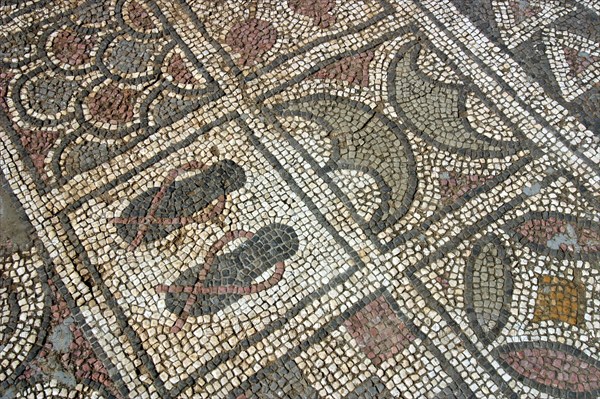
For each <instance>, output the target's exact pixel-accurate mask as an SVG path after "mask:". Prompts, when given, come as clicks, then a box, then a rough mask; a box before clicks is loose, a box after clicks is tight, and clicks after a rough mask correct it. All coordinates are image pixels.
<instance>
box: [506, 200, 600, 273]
mask: <svg viewBox="0 0 600 399" xmlns="http://www.w3.org/2000/svg"><path fill="white" fill-rule="evenodd" d="M507 229H509V230H512V231H513V232H514V233H515V235H516V239H517V240H518V241H519V242H522V243H524V244H525V245H527V246H528V247H530V248H531V249H533V250H534V251H536V252H539V253H547V254H550V255H552V256H554V257H557V258H559V259H562V258H565V257H575V258H579V259H584V260H591V259H598V258H599V257H600V224H598V223H596V222H593V221H591V220H585V219H581V218H579V219H578V218H576V217H575V216H573V215H568V214H564V213H558V212H531V213H528V214H526V215H524V216H521V217H520V218H517V219H514V220H512V221H511V222H510V223H509V224H508V226H507ZM596 267H598V266H596Z"/></svg>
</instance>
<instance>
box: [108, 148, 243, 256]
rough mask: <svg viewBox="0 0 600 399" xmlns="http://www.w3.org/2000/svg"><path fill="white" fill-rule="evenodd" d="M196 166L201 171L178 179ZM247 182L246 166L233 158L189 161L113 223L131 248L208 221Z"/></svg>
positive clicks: (148, 191) (140, 197) (134, 202)
mask: <svg viewBox="0 0 600 399" xmlns="http://www.w3.org/2000/svg"><path fill="white" fill-rule="evenodd" d="M192 170H198V171H199V173H197V174H196V175H194V176H191V177H188V178H185V179H182V180H175V178H176V177H177V176H178V175H179V174H181V173H183V172H186V171H192ZM245 182H246V174H245V172H244V170H243V169H242V167H241V166H239V165H238V164H237V163H235V162H233V161H231V160H224V161H219V162H217V163H215V164H214V165H211V166H209V167H206V166H204V165H202V164H187V165H185V166H183V167H181V168H179V169H174V170H172V171H171V172H170V173H169V175H168V176H167V177H166V178H165V180H164V181H163V184H162V186H161V187H154V188H151V189H149V190H146V191H144V192H143V193H142V194H140V195H138V196H137V197H135V198H134V199H133V200H132V201H131V203H130V204H129V205H128V206H127V207H126V208H125V209H124V210H123V212H122V213H121V216H120V217H118V218H115V219H113V220H112V223H114V224H115V225H116V226H117V234H118V235H119V236H121V238H122V239H123V240H124V241H126V242H128V243H129V244H130V246H129V249H130V250H131V249H134V248H135V247H137V246H138V245H140V244H141V243H148V242H152V241H156V240H158V239H161V238H164V237H166V236H167V235H169V233H171V232H172V231H174V230H175V229H177V228H179V227H181V226H183V225H185V224H188V223H192V222H205V221H207V220H208V219H209V218H210V217H211V216H214V215H215V214H217V213H219V211H220V210H221V209H222V205H223V204H222V202H223V201H224V197H225V196H226V195H227V194H229V193H231V192H233V191H235V190H238V189H240V188H241V187H243V186H244V184H245ZM217 199H220V201H219V202H220V203H219V204H217V205H215V206H214V207H212V208H211V209H206V210H205V208H207V207H208V206H209V205H210V204H211V203H212V202H213V201H214V200H217ZM202 211H205V212H202Z"/></svg>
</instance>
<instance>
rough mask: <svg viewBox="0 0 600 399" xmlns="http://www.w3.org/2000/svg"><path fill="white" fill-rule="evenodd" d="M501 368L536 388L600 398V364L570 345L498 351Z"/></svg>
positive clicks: (520, 345) (528, 344)
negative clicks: (599, 396) (598, 396)
mask: <svg viewBox="0 0 600 399" xmlns="http://www.w3.org/2000/svg"><path fill="white" fill-rule="evenodd" d="M497 356H498V358H499V359H500V360H501V362H500V363H501V364H502V366H503V367H504V368H505V369H506V370H507V371H508V372H509V373H510V374H512V375H513V376H514V377H515V378H518V379H520V380H521V381H523V382H524V383H525V384H527V385H530V386H532V387H533V388H535V389H537V390H539V391H541V392H545V393H549V394H553V395H560V396H563V397H565V396H567V397H575V398H580V397H581V398H583V397H585V398H590V397H596V395H598V394H600V362H599V361H598V360H596V359H594V358H592V357H590V356H588V355H586V354H584V353H583V352H581V351H580V350H578V349H576V348H573V347H571V346H569V345H565V344H558V343H549V342H521V343H517V344H509V345H506V346H503V347H501V348H499V349H498V355H497Z"/></svg>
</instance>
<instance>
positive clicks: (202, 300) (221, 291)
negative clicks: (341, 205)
mask: <svg viewBox="0 0 600 399" xmlns="http://www.w3.org/2000/svg"><path fill="white" fill-rule="evenodd" d="M238 238H246V239H247V240H246V241H245V242H243V243H242V244H241V245H240V246H238V247H237V248H236V249H235V250H233V251H231V252H229V253H226V254H221V255H216V253H218V252H219V251H220V250H222V249H223V247H224V246H225V245H226V244H227V243H229V242H231V241H233V240H235V239H238ZM297 250H298V236H297V235H296V232H295V231H294V229H293V228H291V227H289V226H286V225H283V224H278V223H273V224H270V225H268V226H265V227H263V228H261V229H260V230H258V231H257V232H256V233H251V232H246V231H233V232H230V233H228V234H226V235H225V236H224V237H223V238H221V240H219V241H217V242H216V243H215V244H214V245H213V246H212V247H211V248H210V251H209V254H210V255H209V256H207V258H206V260H205V263H204V265H199V266H196V267H192V268H190V269H188V270H186V271H184V272H183V273H182V274H181V276H179V278H177V280H175V282H174V283H173V284H170V285H159V286H157V287H156V290H157V292H160V293H166V294H167V296H166V306H167V309H169V311H171V312H173V313H175V314H177V315H178V316H179V318H178V320H177V322H176V324H175V325H174V326H173V328H172V331H173V332H177V331H179V330H180V329H181V327H183V325H184V323H185V321H186V319H187V317H188V316H189V315H191V316H202V315H206V314H213V313H216V312H218V311H219V310H222V309H224V308H225V307H227V306H229V305H230V304H232V303H234V302H235V301H237V300H238V299H240V298H241V296H242V295H248V294H252V293H256V292H260V291H263V290H266V289H268V288H270V287H272V286H274V285H275V284H277V283H278V282H279V281H280V280H281V278H282V277H283V272H284V269H285V265H284V263H283V262H284V261H285V260H287V259H289V258H290V257H292V256H294V254H295V253H296V251H297ZM270 268H273V269H274V270H273V273H272V274H271V277H269V278H268V279H267V280H264V281H261V282H256V281H255V280H256V279H257V278H258V277H259V276H261V275H262V274H263V273H264V272H266V271H267V270H269V269H270Z"/></svg>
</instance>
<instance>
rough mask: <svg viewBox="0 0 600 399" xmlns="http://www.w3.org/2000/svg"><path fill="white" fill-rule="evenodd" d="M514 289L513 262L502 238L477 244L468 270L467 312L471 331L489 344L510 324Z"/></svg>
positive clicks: (489, 239) (466, 271) (487, 238)
mask: <svg viewBox="0 0 600 399" xmlns="http://www.w3.org/2000/svg"><path fill="white" fill-rule="evenodd" d="M512 286H513V281H512V274H511V272H510V259H509V258H508V256H507V254H506V251H505V249H504V247H503V246H502V245H501V244H500V242H499V240H498V238H497V237H493V236H490V237H486V238H484V239H482V240H480V241H479V242H477V243H476V244H475V245H474V247H473V250H472V253H471V256H470V257H469V260H468V263H467V268H466V270H465V288H466V292H465V310H466V312H467V315H468V318H469V323H470V324H471V328H473V330H474V331H475V333H476V334H477V336H478V337H479V338H480V339H481V340H482V341H483V342H484V343H486V344H489V343H490V342H491V341H493V340H494V339H495V338H496V337H497V336H498V334H499V333H500V331H501V330H502V328H503V327H504V325H505V324H506V322H507V321H508V317H509V315H510V302H511V297H512Z"/></svg>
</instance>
